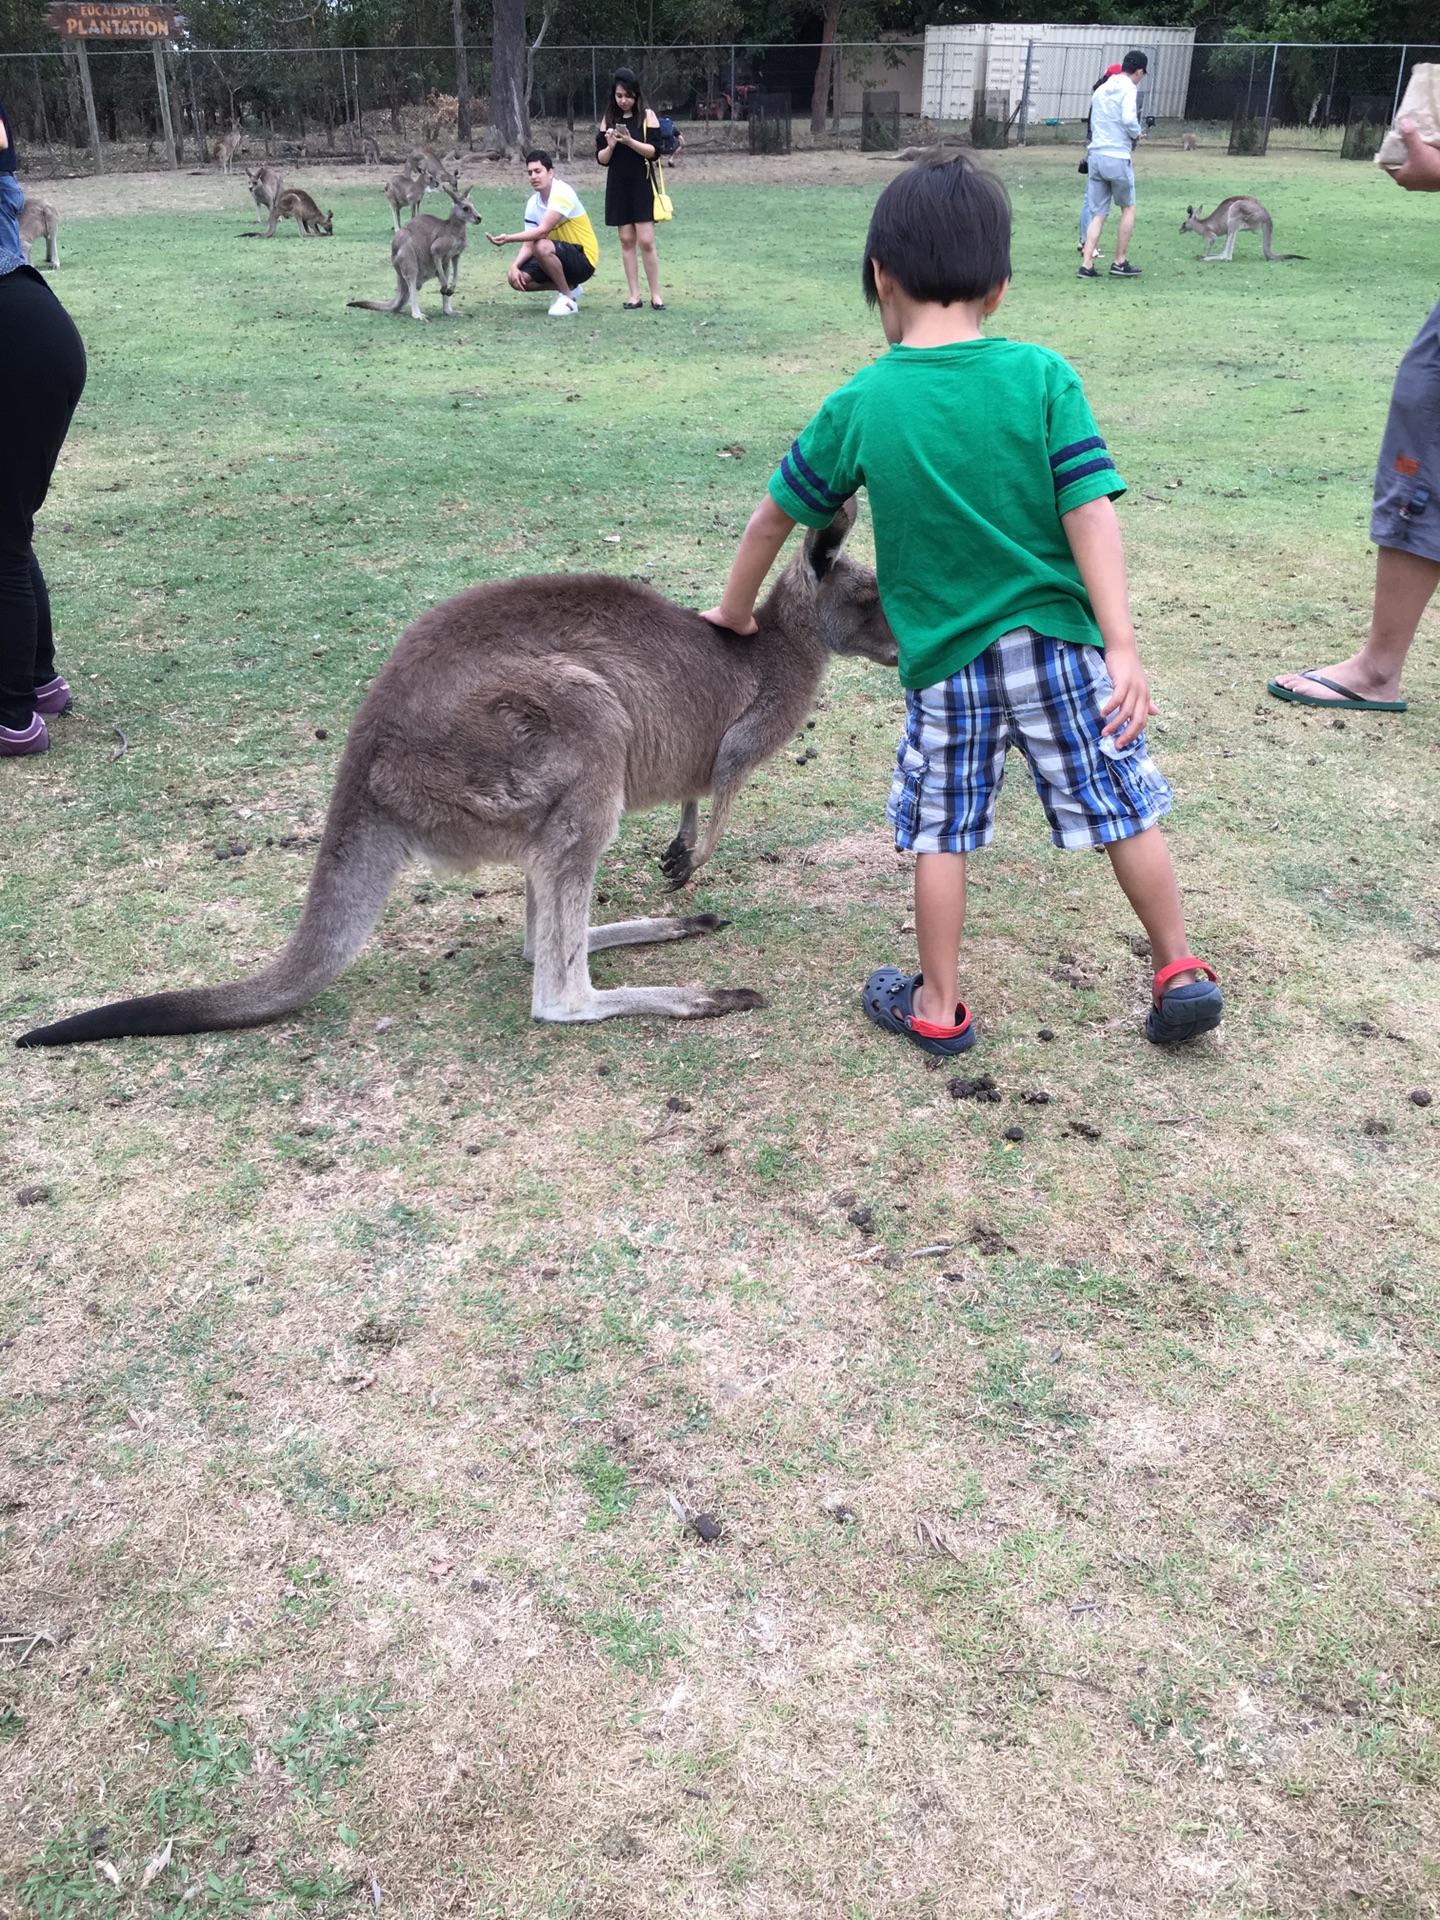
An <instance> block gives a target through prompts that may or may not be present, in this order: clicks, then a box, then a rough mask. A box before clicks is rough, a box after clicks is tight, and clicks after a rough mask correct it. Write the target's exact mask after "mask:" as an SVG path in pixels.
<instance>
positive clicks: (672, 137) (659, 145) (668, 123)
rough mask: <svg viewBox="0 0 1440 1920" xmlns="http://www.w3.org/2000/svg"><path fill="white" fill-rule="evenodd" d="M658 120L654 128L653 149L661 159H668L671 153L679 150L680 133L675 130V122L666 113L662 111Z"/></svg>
mask: <svg viewBox="0 0 1440 1920" xmlns="http://www.w3.org/2000/svg"><path fill="white" fill-rule="evenodd" d="M659 121H660V124H659V126H658V127H656V129H655V151H656V153H658V154H659V155H660V156H661V158H662V159H665V160H668V159H669V158H670V156H671V154H672V153H678V152H679V150H680V135H679V134H678V133H677V132H676V131H675V122H674V121H673V120H671V119H669V118H668V117H667V115H665V114H663V113H662V114H661V115H660V116H659Z"/></svg>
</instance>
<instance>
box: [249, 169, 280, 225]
mask: <svg viewBox="0 0 1440 1920" xmlns="http://www.w3.org/2000/svg"><path fill="white" fill-rule="evenodd" d="M245 178H246V180H247V181H248V182H249V185H250V192H251V195H252V197H253V198H254V201H255V210H256V212H257V213H261V214H266V213H273V212H274V211H275V202H276V201H277V200H278V199H279V197H280V193H281V190H282V189H283V187H284V185H285V176H284V174H283V173H281V172H280V170H279V169H278V167H272V166H269V165H268V164H266V165H262V166H258V167H247V168H246V169H245Z"/></svg>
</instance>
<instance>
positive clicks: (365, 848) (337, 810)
mask: <svg viewBox="0 0 1440 1920" xmlns="http://www.w3.org/2000/svg"><path fill="white" fill-rule="evenodd" d="M409 853H410V848H409V845H408V843H407V842H406V840H405V838H404V836H403V835H402V834H401V833H400V831H399V829H398V828H397V827H396V826H395V825H394V824H393V823H392V822H391V821H389V820H386V819H385V818H384V817H383V816H379V815H376V814H374V813H373V812H371V811H369V810H368V809H367V810H365V811H363V812H362V811H361V810H360V808H359V807H358V806H356V805H354V804H352V805H349V806H346V805H345V804H344V802H343V801H342V800H341V799H340V797H339V796H338V795H337V798H336V802H335V804H333V805H332V806H331V809H330V818H329V820H328V821H327V822H326V826H325V837H324V839H323V840H322V841H321V843H320V851H319V854H318V856H317V857H316V861H315V871H314V873H313V874H312V875H311V878H310V891H309V893H308V894H307V895H306V897H305V907H304V910H303V912H302V913H301V915H300V924H299V926H298V927H297V928H296V929H295V933H294V936H293V937H292V939H291V941H290V944H289V945H288V946H287V947H286V948H285V950H284V952H283V953H281V954H280V955H279V956H278V957H277V958H276V959H274V960H272V961H271V963H270V965H269V966H268V967H266V968H264V969H263V971H261V972H260V973H257V974H253V975H251V977H250V978H249V979H248V980H232V981H230V982H229V983H228V984H227V985H225V986H222V987H191V988H184V989H181V990H178V991H176V992H172V993H148V994H146V995H145V996H144V997H143V999H139V1000H118V1001H116V1002H114V1003H113V1004H112V1005H110V1006H108V1007H96V1008H95V1009H94V1010H93V1011H92V1012H90V1013H77V1014H76V1015H74V1017H73V1018H72V1019H69V1020H58V1021H56V1023H55V1024H54V1026H50V1027H36V1028H35V1029H34V1031H33V1032H31V1033H25V1034H22V1035H21V1036H20V1038H19V1039H18V1040H17V1041H16V1043H15V1044H16V1046H19V1047H65V1046H71V1045H73V1044H74V1043H75V1042H76V1041H79V1040H116V1039H119V1038H121V1037H122V1036H124V1035H126V1034H167V1033H213V1032H218V1031H220V1030H222V1029H224V1028H228V1027H254V1026H259V1025H260V1023H261V1022H262V1021H265V1020H273V1019H275V1018H276V1017H277V1016H278V1015H279V1014H282V1013H292V1012H293V1011H294V1010H295V1008H296V1007H303V1006H304V1004H305V1002H306V1001H307V1000H313V999H314V997H315V995H316V994H317V993H319V992H320V991H321V989H322V988H323V987H327V986H329V984H330V982H331V981H332V980H333V979H334V978H335V976H336V975H337V974H338V973H340V972H341V971H342V970H343V969H344V968H345V967H347V966H349V964H350V962H351V961H352V960H353V959H354V958H355V956H356V954H357V953H358V952H359V951H360V949H361V947H363V946H364V944H365V942H366V940H368V939H369V937H370V933H371V930H372V929H373V927H374V925H375V922H376V921H377V920H378V919H379V918H380V914H381V912H382V910H383V908H384V906H385V902H386V900H387V899H388V898H389V895H390V889H391V887H392V886H393V885H394V883H395V876H396V874H397V873H398V872H399V871H400V868H401V866H402V865H403V864H404V862H405V860H406V859H407V857H408V856H409Z"/></svg>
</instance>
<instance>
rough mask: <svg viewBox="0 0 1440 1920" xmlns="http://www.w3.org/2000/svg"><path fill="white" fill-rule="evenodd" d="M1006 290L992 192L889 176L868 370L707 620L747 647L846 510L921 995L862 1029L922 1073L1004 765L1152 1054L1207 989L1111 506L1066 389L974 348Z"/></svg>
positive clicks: (1048, 376) (1004, 355)
mask: <svg viewBox="0 0 1440 1920" xmlns="http://www.w3.org/2000/svg"><path fill="white" fill-rule="evenodd" d="M1009 280H1010V207H1009V203H1008V201H1007V200H1006V198H1005V193H1004V189H1003V188H1002V187H1001V186H1000V184H999V183H998V181H996V180H994V179H993V178H992V177H991V176H990V175H989V174H987V173H985V172H983V171H982V170H980V169H979V168H977V167H976V166H975V165H974V164H973V163H972V162H971V161H970V160H969V159H968V158H967V157H966V156H964V155H961V156H959V157H957V158H954V159H948V160H945V161H941V162H938V163H924V162H922V163H921V164H920V165H918V166H915V167H912V168H911V169H909V171H908V172H906V173H904V174H901V175H900V176H899V178H898V179H896V180H895V181H893V182H892V183H891V185H890V186H888V187H887V188H886V189H885V191H884V193H882V194H881V196H880V199H879V201H878V202H877V204H876V207H875V212H874V216H873V217H872V219H871V222H870V231H869V234H868V236H867V238H866V242H865V267H864V285H865V294H866V298H867V299H868V300H869V301H870V302H871V304H872V305H875V306H878V307H879V309H880V318H881V323H882V325H883V327H884V332H885V338H886V339H887V340H888V341H889V342H890V351H889V353H887V354H884V355H882V356H881V357H880V359H878V360H877V361H875V362H874V363H873V364H872V365H871V366H868V367H865V368H863V369H862V370H861V371H860V372H859V373H858V374H856V376H855V377H854V379H853V380H851V381H850V382H849V384H848V385H847V386H844V387H842V388H841V389H840V390H839V392H837V393H832V394H831V395H830V397H829V399H828V400H826V401H825V403H824V405H823V406H822V407H821V409H820V411H819V413H817V414H816V416H815V418H814V419H813V420H812V421H811V422H810V424H809V426H808V427H806V429H805V431H804V432H803V433H802V434H801V436H800V438H799V439H798V440H797V441H796V442H795V444H794V446H792V447H791V449H790V451H789V453H788V454H787V455H786V456H785V458H784V459H783V460H782V461H781V463H780V466H779V469H778V470H777V472H776V473H775V474H774V476H773V477H772V479H771V481H770V488H769V492H768V494H767V495H766V497H765V499H764V500H762V501H761V503H760V505H759V506H758V507H757V508H756V510H755V512H754V514H753V515H752V516H751V519H750V523H749V525H748V526H747V528H746V529H745V534H744V536H743V538H742V540H741V542H740V547H739V551H738V552H737V553H736V556H735V561H734V564H733V566H732V567H731V570H730V577H729V580H728V581H727V582H726V586H725V591H724V594H723V596H722V598H721V601H720V605H719V606H718V607H715V608H712V609H711V610H710V611H709V613H707V615H706V618H707V619H709V620H711V621H713V622H714V623H715V624H716V625H717V626H721V627H726V628H729V629H731V630H732V631H734V632H736V633H741V634H746V633H753V632H754V631H755V620H754V607H755V601H756V598H757V597H758V595H759V592H760V588H761V586H762V585H763V583H764V580H765V576H766V575H767V574H768V573H769V571H770V568H771V566H772V565H773V564H774V562H775V559H776V557H777V555H778V554H779V552H780V549H781V547H782V546H783V545H784V543H785V541H786V539H787V538H788V537H789V534H790V532H791V531H792V529H793V528H794V526H795V523H796V522H797V521H799V522H800V523H802V524H803V525H805V526H808V527H820V526H826V525H828V524H829V522H830V520H831V519H832V518H833V517H834V514H835V512H836V510H837V509H838V507H839V506H840V505H841V503H842V501H844V500H845V499H846V498H847V497H848V496H849V495H850V494H851V493H853V492H854V491H855V490H856V488H857V487H861V486H863V487H864V488H865V489H866V491H867V493H868V495H869V498H870V511H871V517H872V520H873V522H874V529H875V561H876V573H877V575H878V577H879V584H880V597H881V601H882V603H883V605H884V608H885V613H886V616H887V618H888V619H889V622H890V625H891V627H892V629H893V630H894V633H895V638H896V641H897V643H898V645H899V651H900V678H901V681H902V683H903V684H904V687H905V690H906V692H905V702H906V710H907V725H906V730H905V736H904V738H903V740H902V741H901V744H900V751H899V754H898V756H897V760H896V770H895V778H894V782H893V785H892V787H891V792H890V803H889V807H888V814H889V818H890V820H891V821H892V823H893V824H894V827H895V843H896V846H897V847H899V848H902V849H905V848H909V849H912V850H913V851H914V852H915V854H916V861H915V930H916V941H917V945H918V948H919V958H920V971H919V973H917V974H915V975H913V976H908V975H905V974H903V973H901V972H900V971H899V970H898V969H896V968H894V967H881V968H879V969H878V970H877V971H876V972H875V973H872V974H871V976H870V978H869V980H868V981H867V982H866V985H865V991H864V995H863V1005H864V1008H865V1011H866V1013H867V1014H868V1015H869V1016H870V1018H871V1019H872V1020H874V1021H875V1022H876V1023H877V1024H878V1025H879V1026H882V1027H884V1028H886V1029H887V1030H888V1031H890V1032H892V1033H897V1034H901V1035H903V1036H904V1037H905V1038H907V1039H909V1040H911V1041H913V1042H914V1043H915V1044H916V1045H917V1046H919V1047H922V1048H924V1049H925V1051H926V1052H928V1053H938V1054H957V1053H963V1052H964V1051H965V1050H966V1049H967V1048H969V1047H971V1046H973V1045H974V1042H975V1029H974V1026H973V1024H972V1021H971V1018H970V1013H969V1010H968V1008H967V1007H965V1006H964V1004H963V1003H962V1002H961V1000H960V988H959V965H960V936H961V933H962V931H963V929H964V925H965V869H966V856H967V855H968V854H969V852H970V851H971V849H973V848H975V847H982V846H987V845H988V844H989V842H990V840H991V839H992V837H993V834H994V816H995V804H996V801H997V799H998V797H999V792H1000V784H1001V780H1002V778H1003V776H1004V768H1005V756H1006V753H1007V751H1008V749H1009V748H1010V747H1011V746H1016V747H1018V748H1019V750H1020V752H1021V753H1023V754H1024V756H1025V759H1026V761H1027V763H1028V765H1029V768H1030V773H1031V776H1032V778H1033V779H1034V782H1035V786H1036V789H1037V791H1038V793H1039V795H1040V799H1041V802H1042V804H1043V805H1044V808H1045V812H1046V815H1047V817H1048V818H1049V821H1050V827H1051V836H1052V838H1053V839H1054V841H1055V844H1056V845H1057V846H1060V847H1104V849H1105V851H1106V852H1107V853H1108V854H1109V856H1110V860H1111V864H1112V865H1113V867H1114V869H1115V877H1116V878H1117V880H1118V881H1119V882H1120V885H1121V888H1122V889H1123V890H1124V893H1125V895H1126V897H1127V899H1128V900H1129V901H1130V904H1131V906H1132V907H1133V908H1134V909H1135V912H1136V913H1137V915H1138V916H1139V918H1140V921H1141V924H1142V925H1143V926H1144V928H1145V931H1146V933H1147V934H1148V935H1149V936H1150V944H1151V951H1152V954H1153V957H1154V961H1155V968H1156V971H1155V977H1154V995H1153V1005H1152V1006H1151V1008H1150V1012H1149V1015H1148V1017H1147V1019H1146V1024H1145V1031H1146V1033H1147V1035H1148V1036H1149V1038H1150V1039H1151V1040H1152V1041H1154V1042H1155V1043H1156V1044H1157V1045H1159V1046H1170V1045H1173V1044H1175V1043H1176V1042H1178V1041H1182V1040H1191V1039H1194V1038H1195V1036H1196V1035H1197V1034H1201V1033H1206V1032H1208V1031H1210V1029H1211V1028H1213V1027H1216V1026H1218V1025H1219V1023H1220V1016H1221V1011H1222V1007H1223V1002H1222V1000H1221V995H1220V989H1219V987H1218V985H1217V984H1216V976H1215V970H1214V968H1213V967H1211V966H1209V965H1208V964H1207V963H1206V962H1204V961H1201V960H1197V959H1196V958H1195V957H1194V955H1193V954H1191V953H1190V951H1189V948H1188V943H1187V941H1186V937H1185V922H1184V916H1183V913H1182V911H1181V906H1180V893H1179V889H1178V887H1177V886H1176V884H1175V875H1174V871H1173V869H1172V867H1171V864H1170V853H1169V849H1168V848H1167V846H1166V844H1165V841H1164V838H1163V836H1162V835H1161V832H1160V828H1159V825H1158V822H1159V821H1160V819H1161V818H1162V817H1163V816H1164V815H1165V814H1166V813H1168V812H1169V811H1170V789H1169V787H1168V786H1167V785H1166V783H1165V780H1164V779H1163V777H1162V776H1161V774H1160V772H1159V770H1158V769H1157V768H1156V767H1155V765H1154V763H1153V762H1152V761H1151V759H1150V758H1149V755H1148V754H1147V752H1146V750H1145V733H1144V727H1145V721H1146V719H1147V718H1148V717H1149V715H1151V714H1153V713H1154V712H1155V711H1156V708H1155V704H1154V702H1153V701H1152V700H1151V698H1150V685H1149V681H1148V680H1147V679H1146V676H1145V671H1144V668H1143V667H1142V666H1141V665H1140V655H1139V652H1138V649H1137V646H1136V640H1135V629H1134V626H1133V624H1132V622H1131V618H1130V606H1129V596H1128V592H1127V588H1126V582H1125V556H1124V551H1123V548H1122V546H1121V542H1120V528H1119V523H1118V521H1117V520H1116V517H1115V509H1114V507H1113V505H1112V504H1111V500H1112V497H1113V496H1114V495H1116V494H1120V493H1123V492H1124V491H1125V483H1124V481H1123V480H1121V478H1120V476H1119V475H1118V474H1117V473H1116V471H1115V463H1114V461H1113V460H1111V458H1110V456H1109V454H1108V453H1107V452H1106V450H1105V442H1104V441H1103V439H1102V438H1101V436H1100V434H1099V431H1098V430H1097V428H1096V425H1095V420H1094V417H1093V415H1092V414H1091V412H1090V409H1089V406H1088V405H1087V403H1086V400H1085V395H1084V391H1083V390H1082V388H1081V385H1080V381H1079V378H1078V377H1077V375H1076V374H1075V372H1074V369H1073V368H1072V367H1070V366H1069V365H1068V363H1067V362H1066V361H1064V360H1062V359H1061V358H1060V356H1059V355H1058V354H1055V353H1051V352H1049V351H1047V349H1045V348H1044V347H1035V346H1028V345H1025V344H1022V343H1020V342H1017V341H1009V340H1004V339H999V338H992V339H986V338H985V337H983V336H982V334H981V330H980V329H981V322H982V320H983V319H984V318H985V317H986V316H987V315H989V314H992V313H994V311H995V310H996V308H997V307H998V306H999V305H1000V302H1001V301H1002V300H1003V299H1004V297H1005V290H1006V288H1007V286H1008V285H1009Z"/></svg>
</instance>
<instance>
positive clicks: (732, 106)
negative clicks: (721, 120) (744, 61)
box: [730, 40, 735, 120]
mask: <svg viewBox="0 0 1440 1920" xmlns="http://www.w3.org/2000/svg"><path fill="white" fill-rule="evenodd" d="M730 118H731V119H732V120H733V119H734V118H735V42H734V41H733V40H732V41H731V42H730Z"/></svg>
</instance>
